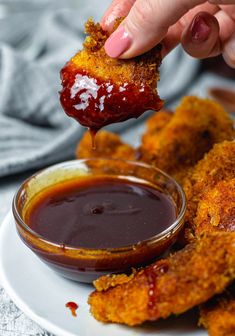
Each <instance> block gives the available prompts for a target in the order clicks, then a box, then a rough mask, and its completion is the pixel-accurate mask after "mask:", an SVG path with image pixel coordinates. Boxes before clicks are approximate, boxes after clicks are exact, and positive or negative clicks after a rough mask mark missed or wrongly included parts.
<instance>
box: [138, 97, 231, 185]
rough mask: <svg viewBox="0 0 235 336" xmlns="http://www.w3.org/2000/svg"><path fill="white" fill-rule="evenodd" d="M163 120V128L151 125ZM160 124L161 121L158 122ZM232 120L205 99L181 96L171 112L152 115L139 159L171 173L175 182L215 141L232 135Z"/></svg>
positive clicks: (217, 106)
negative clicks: (180, 99)
mask: <svg viewBox="0 0 235 336" xmlns="http://www.w3.org/2000/svg"><path fill="white" fill-rule="evenodd" d="M159 119H160V121H161V120H162V119H163V122H162V124H163V127H160V128H159V129H158V128H157V127H156V128H155V129H154V125H157V123H158V122H159ZM160 124H161V122H160ZM234 135H235V133H234V129H233V121H232V119H230V117H229V115H228V114H227V113H226V112H225V111H224V110H223V108H222V107H221V106H220V105H218V104H217V103H215V102H213V101H211V100H209V99H200V98H196V97H185V98H183V100H182V101H181V104H180V105H179V106H178V107H177V108H176V111H175V113H174V114H173V116H172V115H170V114H166V113H163V114H161V115H159V117H158V116H157V115H156V116H153V117H152V118H151V119H149V121H148V123H147V130H146V132H145V134H144V135H143V138H142V144H141V147H140V153H141V155H142V160H143V161H146V162H148V163H152V164H153V165H155V166H156V167H158V168H160V169H162V170H164V171H166V172H167V173H169V174H171V175H173V176H174V177H175V178H176V179H177V180H178V181H179V182H181V181H182V178H183V176H184V175H185V174H186V172H187V171H188V170H189V169H190V168H192V167H193V166H194V165H195V164H196V163H197V162H198V160H200V159H202V158H203V156H204V154H205V153H206V152H208V151H209V150H210V149H211V148H212V146H213V145H214V144H215V143H219V142H221V141H224V140H231V139H233V138H234Z"/></svg>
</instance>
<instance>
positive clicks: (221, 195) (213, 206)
mask: <svg viewBox="0 0 235 336" xmlns="http://www.w3.org/2000/svg"><path fill="white" fill-rule="evenodd" d="M194 227H195V235H196V236H200V235H201V234H202V233H203V232H211V231H228V232H233V231H235V177H234V178H233V179H231V180H229V181H221V182H218V183H217V184H216V186H215V187H214V188H212V189H210V190H209V191H208V192H205V193H204V194H203V196H202V197H201V200H200V201H199V203H198V207H197V213H196V217H195V218H194Z"/></svg>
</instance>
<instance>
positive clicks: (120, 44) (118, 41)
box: [104, 25, 132, 58]
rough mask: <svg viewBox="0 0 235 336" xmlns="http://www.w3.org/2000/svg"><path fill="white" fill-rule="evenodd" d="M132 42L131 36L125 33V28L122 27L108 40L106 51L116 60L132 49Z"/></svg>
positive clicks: (105, 46)
mask: <svg viewBox="0 0 235 336" xmlns="http://www.w3.org/2000/svg"><path fill="white" fill-rule="evenodd" d="M131 42H132V41H131V38H130V36H129V34H128V33H127V32H126V31H125V29H124V27H123V26H122V25H120V26H119V27H118V29H117V30H115V32H113V34H111V35H110V37H109V38H108V39H107V41H106V42H105V45H104V49H105V51H106V53H107V54H108V55H109V56H110V57H113V58H116V57H119V56H120V55H122V54H123V53H124V51H126V50H127V49H128V48H129V47H130V45H131Z"/></svg>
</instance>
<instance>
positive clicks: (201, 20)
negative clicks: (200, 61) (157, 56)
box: [101, 0, 235, 68]
mask: <svg viewBox="0 0 235 336" xmlns="http://www.w3.org/2000/svg"><path fill="white" fill-rule="evenodd" d="M122 16H126V18H125V20H124V21H123V22H122V24H121V25H120V26H119V27H118V29H117V30H116V31H115V32H114V33H113V34H112V35H111V36H110V37H109V38H108V40H107V41H106V44H105V50H106V52H107V54H108V55H109V56H111V57H115V58H116V57H119V58H130V57H134V56H137V55H139V54H142V53H144V52H146V51H148V50H150V49H151V48H152V47H154V46H155V45H156V44H158V43H159V42H162V43H163V57H164V56H165V55H166V54H167V53H168V52H169V51H171V50H172V49H173V48H174V47H175V46H176V45H177V44H178V43H181V44H182V46H183V48H184V49H185V51H186V52H187V53H188V54H189V55H191V56H193V57H197V58H206V57H212V56H217V55H219V54H222V55H223V57H224V59H225V61H226V63H227V64H228V65H230V66H231V67H233V68H235V0H210V1H203V0H113V2H112V4H111V5H110V7H109V8H108V10H107V11H106V13H105V15H104V16H103V19H102V21H101V25H102V27H103V28H104V29H106V30H109V31H110V30H111V29H112V26H113V23H114V21H115V19H116V18H118V17H122Z"/></svg>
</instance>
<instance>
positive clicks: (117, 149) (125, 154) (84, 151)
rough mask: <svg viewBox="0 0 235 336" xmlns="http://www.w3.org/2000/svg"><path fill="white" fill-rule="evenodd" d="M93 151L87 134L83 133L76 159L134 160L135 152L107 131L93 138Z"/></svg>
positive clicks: (100, 132)
mask: <svg viewBox="0 0 235 336" xmlns="http://www.w3.org/2000/svg"><path fill="white" fill-rule="evenodd" d="M95 145H96V148H95V150H94V149H92V146H91V136H90V134H89V132H86V133H84V135H83V137H82V139H81V141H80V142H79V144H78V146H77V149H76V157H77V158H78V159H86V158H91V157H99V158H113V159H123V160H135V157H136V152H135V150H134V148H133V147H131V146H130V145H128V144H125V143H123V142H122V141H121V139H120V137H119V136H118V135H116V134H114V133H111V132H107V131H99V132H98V133H97V135H96V138H95Z"/></svg>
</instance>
